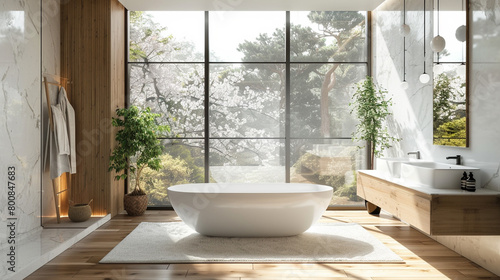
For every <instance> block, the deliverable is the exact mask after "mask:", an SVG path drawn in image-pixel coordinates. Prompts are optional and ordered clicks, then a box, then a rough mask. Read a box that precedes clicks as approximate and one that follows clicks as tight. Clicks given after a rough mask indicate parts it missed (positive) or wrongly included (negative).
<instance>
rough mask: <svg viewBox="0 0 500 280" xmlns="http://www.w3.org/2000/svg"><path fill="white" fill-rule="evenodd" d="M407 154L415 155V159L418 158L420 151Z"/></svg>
mask: <svg viewBox="0 0 500 280" xmlns="http://www.w3.org/2000/svg"><path fill="white" fill-rule="evenodd" d="M408 155H415V158H416V159H420V151H416V152H408Z"/></svg>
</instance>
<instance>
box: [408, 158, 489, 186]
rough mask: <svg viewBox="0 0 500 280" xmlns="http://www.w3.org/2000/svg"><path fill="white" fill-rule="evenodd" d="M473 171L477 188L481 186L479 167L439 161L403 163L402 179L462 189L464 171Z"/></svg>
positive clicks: (419, 183)
mask: <svg viewBox="0 0 500 280" xmlns="http://www.w3.org/2000/svg"><path fill="white" fill-rule="evenodd" d="M464 171H465V172H467V175H469V172H472V173H473V174H474V179H476V188H480V186H481V183H480V177H481V176H479V175H480V174H479V171H480V169H479V168H475V167H469V166H463V165H452V164H446V163H437V162H405V163H403V164H401V179H402V180H403V181H407V182H408V183H412V184H418V185H423V186H426V187H430V188H436V189H460V183H461V181H460V179H461V178H462V175H463V173H464Z"/></svg>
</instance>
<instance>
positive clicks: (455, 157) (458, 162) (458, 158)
mask: <svg viewBox="0 0 500 280" xmlns="http://www.w3.org/2000/svg"><path fill="white" fill-rule="evenodd" d="M461 158H462V157H461V156H460V155H456V156H454V157H451V156H450V157H446V159H456V160H457V165H461V164H462V160H461Z"/></svg>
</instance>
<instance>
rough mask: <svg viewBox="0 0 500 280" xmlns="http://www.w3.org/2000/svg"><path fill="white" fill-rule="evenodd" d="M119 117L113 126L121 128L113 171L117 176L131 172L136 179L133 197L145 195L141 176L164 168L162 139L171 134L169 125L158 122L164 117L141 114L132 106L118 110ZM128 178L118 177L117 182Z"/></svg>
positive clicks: (112, 165) (142, 112) (111, 163)
mask: <svg viewBox="0 0 500 280" xmlns="http://www.w3.org/2000/svg"><path fill="white" fill-rule="evenodd" d="M116 115H117V116H118V117H116V118H115V117H113V118H112V122H111V123H112V125H113V126H114V127H118V128H120V130H119V131H118V132H117V134H116V137H115V140H116V141H117V143H118V145H117V146H116V147H115V149H114V150H113V153H112V155H111V157H110V164H109V169H108V170H109V171H112V170H114V171H115V172H116V173H120V172H122V171H129V172H130V173H131V174H133V175H134V177H135V186H134V190H133V191H132V193H130V195H143V194H145V192H144V190H143V189H142V188H141V180H140V179H141V174H142V171H143V169H144V168H145V167H149V168H151V169H153V170H158V169H160V168H161V164H160V155H161V154H162V146H161V144H160V140H158V138H157V137H158V136H160V135H163V134H164V133H165V132H167V133H168V132H170V127H169V126H167V125H159V124H157V123H156V118H158V117H160V114H154V113H151V109H150V108H149V107H148V108H146V109H143V110H140V109H139V108H137V107H135V106H132V107H130V108H121V109H117V110H116ZM125 178H127V173H126V172H125V173H122V174H119V175H116V176H115V180H120V179H125Z"/></svg>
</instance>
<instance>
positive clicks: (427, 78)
mask: <svg viewBox="0 0 500 280" xmlns="http://www.w3.org/2000/svg"><path fill="white" fill-rule="evenodd" d="M425 1H427V0H424V73H422V75H420V77H419V80H420V82H421V83H422V84H427V83H428V82H429V81H430V80H431V76H429V74H427V73H426V72H425V56H426V52H425Z"/></svg>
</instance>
